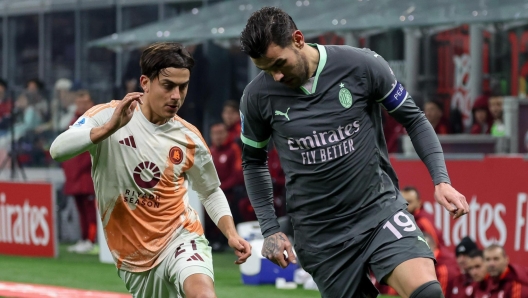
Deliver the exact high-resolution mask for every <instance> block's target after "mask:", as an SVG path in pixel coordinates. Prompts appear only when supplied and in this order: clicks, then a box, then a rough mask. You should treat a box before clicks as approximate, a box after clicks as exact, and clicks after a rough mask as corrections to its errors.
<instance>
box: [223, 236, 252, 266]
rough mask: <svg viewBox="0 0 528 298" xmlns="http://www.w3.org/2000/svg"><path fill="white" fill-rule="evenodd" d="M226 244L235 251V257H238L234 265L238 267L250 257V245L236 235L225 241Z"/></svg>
mask: <svg viewBox="0 0 528 298" xmlns="http://www.w3.org/2000/svg"><path fill="white" fill-rule="evenodd" d="M227 243H228V244H229V246H230V247H231V248H233V249H234V250H235V255H236V256H237V257H238V259H237V260H236V261H235V264H237V265H240V264H242V263H245V262H246V260H247V259H248V258H249V257H250V256H251V245H250V244H249V242H247V241H246V240H245V239H244V238H242V237H240V236H238V235H236V236H233V237H230V238H229V239H228V240H227Z"/></svg>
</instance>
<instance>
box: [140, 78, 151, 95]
mask: <svg viewBox="0 0 528 298" xmlns="http://www.w3.org/2000/svg"><path fill="white" fill-rule="evenodd" d="M139 85H140V86H141V89H143V91H144V92H145V93H148V92H149V87H150V79H149V78H148V77H147V76H146V75H141V77H140V78H139Z"/></svg>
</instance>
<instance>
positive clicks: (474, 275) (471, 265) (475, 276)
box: [467, 249, 488, 282]
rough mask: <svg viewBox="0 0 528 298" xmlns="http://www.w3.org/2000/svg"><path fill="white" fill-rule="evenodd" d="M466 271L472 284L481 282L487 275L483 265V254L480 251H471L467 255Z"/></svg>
mask: <svg viewBox="0 0 528 298" xmlns="http://www.w3.org/2000/svg"><path fill="white" fill-rule="evenodd" d="M468 257H469V259H468V265H467V270H468V273H469V276H471V280H472V281H473V282H481V281H483V280H484V278H485V277H486V275H487V274H488V270H487V269H486V265H485V264H484V252H483V251H482V250H480V249H475V250H473V251H471V252H470V253H469V255H468Z"/></svg>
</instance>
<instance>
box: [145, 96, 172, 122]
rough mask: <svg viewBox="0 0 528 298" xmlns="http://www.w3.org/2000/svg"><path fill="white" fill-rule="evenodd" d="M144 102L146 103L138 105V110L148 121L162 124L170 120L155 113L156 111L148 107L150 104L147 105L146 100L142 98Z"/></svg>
mask: <svg viewBox="0 0 528 298" xmlns="http://www.w3.org/2000/svg"><path fill="white" fill-rule="evenodd" d="M144 102H145V103H146V104H144V105H140V106H139V110H140V111H141V113H142V114H143V116H145V118H146V119H147V120H148V121H149V122H151V123H152V124H155V125H163V124H165V123H167V122H168V121H169V120H170V119H166V118H162V117H160V116H158V115H156V113H154V112H153V111H152V109H151V108H150V106H149V105H148V102H147V101H146V100H144Z"/></svg>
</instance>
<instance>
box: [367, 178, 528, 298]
mask: <svg viewBox="0 0 528 298" xmlns="http://www.w3.org/2000/svg"><path fill="white" fill-rule="evenodd" d="M401 192H402V195H403V196H404V197H405V199H406V200H407V202H408V204H409V205H408V206H407V210H408V211H409V212H410V213H412V214H413V216H414V218H415V220H416V224H417V225H418V227H419V228H420V229H421V230H422V232H423V234H424V236H425V241H427V243H428V245H429V247H430V248H431V250H432V251H433V252H434V255H435V258H436V264H435V271H436V276H437V278H438V281H439V282H440V285H441V287H442V290H443V292H444V293H445V297H446V298H507V297H509V298H524V297H528V268H525V267H523V266H520V265H517V264H513V263H511V262H510V260H509V258H508V255H507V253H506V251H505V250H504V248H503V247H502V246H500V245H498V244H492V245H490V246H488V247H484V248H481V247H479V246H478V245H477V243H475V241H473V239H471V238H470V237H464V238H463V239H461V241H460V243H458V245H457V246H456V247H455V250H454V251H452V250H450V249H448V248H447V247H446V245H445V244H444V241H443V240H442V233H441V231H440V230H438V229H437V228H436V227H435V226H434V224H433V220H434V219H433V217H432V215H431V214H430V213H427V212H426V211H425V210H424V209H423V208H422V204H421V200H420V194H419V193H418V191H417V190H416V188H414V187H412V186H406V187H404V188H402V190H401ZM372 281H373V282H374V283H376V285H377V287H378V289H380V292H381V293H382V294H387V295H397V293H396V291H395V290H394V289H392V288H390V287H389V286H387V285H383V284H380V283H379V282H377V281H376V280H375V279H374V278H373V277H372Z"/></svg>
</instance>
